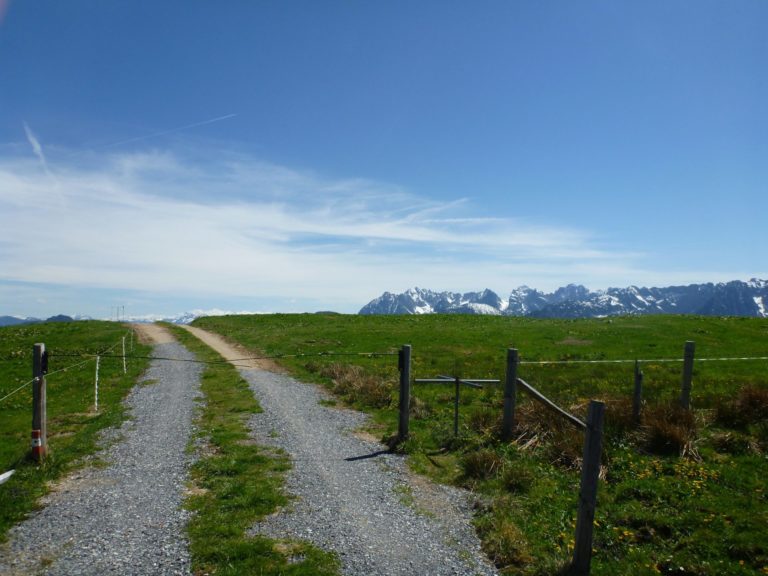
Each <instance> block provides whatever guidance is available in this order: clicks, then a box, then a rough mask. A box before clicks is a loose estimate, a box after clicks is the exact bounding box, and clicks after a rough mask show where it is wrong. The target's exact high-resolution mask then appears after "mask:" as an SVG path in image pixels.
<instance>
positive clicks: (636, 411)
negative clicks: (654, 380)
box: [632, 360, 643, 424]
mask: <svg viewBox="0 0 768 576" xmlns="http://www.w3.org/2000/svg"><path fill="white" fill-rule="evenodd" d="M642 402H643V371H642V370H640V362H638V361H637V360H635V393H634V395H633V396H632V421H633V422H634V423H635V424H640V409H641V407H642Z"/></svg>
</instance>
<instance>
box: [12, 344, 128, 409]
mask: <svg viewBox="0 0 768 576" xmlns="http://www.w3.org/2000/svg"><path fill="white" fill-rule="evenodd" d="M118 344H120V340H118V341H117V342H115V343H114V344H113V345H112V346H110V347H109V348H107V349H105V352H109V351H112V350H114V349H115V347H117V345H118ZM48 356H49V357H51V356H59V357H62V358H82V357H83V356H86V355H85V354H55V355H54V354H50V353H49V354H48ZM98 356H99V354H96V355H92V356H91V355H88V358H86V359H85V360H83V361H82V362H77V363H75V364H71V365H69V366H65V367H64V368H59V369H58V370H54V371H53V372H46V373H45V376H46V377H47V376H53V375H54V374H59V373H60V372H66V371H68V370H72V369H73V368H77V367H79V366H82V365H84V364H87V363H88V362H91V361H93V360H94V359H96V358H97V357H98ZM109 357H110V358H121V357H122V356H117V355H114V356H109ZM137 358H138V357H137ZM9 361H10V360H9ZM36 380H37V377H35V378H32V379H31V380H29V381H28V382H25V383H24V384H22V385H21V386H19V387H18V388H16V389H15V390H13V391H12V392H9V393H8V394H6V395H5V396H3V397H2V398H0V402H3V401H4V400H6V399H8V398H10V397H11V396H13V395H14V394H16V393H17V392H20V391H21V390H23V389H24V388H26V387H27V386H29V385H30V384H32V383H34V382H35V381H36Z"/></svg>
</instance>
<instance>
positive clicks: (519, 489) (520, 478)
mask: <svg viewBox="0 0 768 576" xmlns="http://www.w3.org/2000/svg"><path fill="white" fill-rule="evenodd" d="M533 480H534V474H533V473H532V472H531V471H530V470H529V469H528V468H526V467H525V466H523V465H522V463H521V462H513V463H511V464H508V465H507V466H506V467H505V468H504V472H502V475H501V481H502V483H503V484H504V488H506V489H507V490H508V491H510V492H514V493H522V494H524V493H526V492H528V491H529V490H530V489H531V486H533Z"/></svg>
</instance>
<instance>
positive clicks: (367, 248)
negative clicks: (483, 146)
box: [0, 130, 636, 311]
mask: <svg viewBox="0 0 768 576" xmlns="http://www.w3.org/2000/svg"><path fill="white" fill-rule="evenodd" d="M27 132H28V139H29V140H30V143H31V144H32V146H33V149H35V150H36V155H37V156H38V158H39V159H40V161H41V162H45V156H44V155H43V152H42V148H41V147H40V146H39V143H37V144H35V143H36V142H37V139H36V138H34V134H32V132H31V130H28V131H27ZM56 173H57V176H58V180H59V186H58V192H57V193H60V194H62V195H63V196H64V197H65V200H66V202H65V203H64V204H63V205H58V206H51V204H50V202H47V201H46V200H47V199H49V198H50V196H51V194H52V193H53V192H52V190H51V185H50V182H49V181H47V179H45V178H41V177H40V174H39V171H36V170H34V169H33V166H32V165H31V163H30V162H29V161H26V160H24V159H18V158H15V159H14V158H6V159H5V160H2V161H0V229H2V230H3V237H2V239H0V240H2V242H0V281H11V282H28V283H45V284H57V285H63V286H70V287H73V286H81V287H84V288H103V289H125V290H134V291H140V292H144V293H161V294H164V295H166V296H168V295H174V294H176V295H180V296H181V295H183V296H184V297H200V298H206V302H211V301H212V300H215V299H217V298H219V299H221V300H220V301H217V302H220V305H224V306H226V305H227V303H226V298H230V297H231V298H239V299H240V301H242V299H244V298H246V299H247V298H249V297H252V298H254V299H255V301H266V300H267V299H272V300H275V299H277V298H280V299H284V300H285V301H288V300H289V299H297V300H305V301H306V300H309V299H311V300H313V301H319V302H326V303H327V306H328V307H330V308H336V309H341V310H348V311H349V310H354V309H355V308H356V307H358V306H360V305H361V304H363V303H365V302H366V301H367V300H368V299H370V298H372V297H374V296H376V295H378V294H379V293H381V292H382V291H383V290H402V289H405V288H407V287H410V286H412V285H423V286H429V287H434V288H450V289H454V290H464V289H467V290H469V289H478V288H483V287H486V286H488V287H492V288H494V287H495V288H497V289H500V290H503V289H507V288H511V287H514V286H517V285H519V284H522V283H527V284H531V285H534V286H537V287H541V288H548V287H550V286H555V285H557V284H559V283H561V282H562V281H563V280H564V279H566V280H568V281H572V280H577V281H578V280H580V279H583V278H585V277H586V276H589V275H591V277H592V278H593V279H595V281H597V282H600V281H601V280H606V281H607V282H610V280H608V279H613V278H630V279H631V278H633V277H634V276H635V275H636V270H635V269H634V267H633V266H632V260H633V258H635V257H636V255H635V256H633V255H628V254H619V253H612V252H609V251H606V250H603V249H601V248H600V247H599V246H597V245H596V243H595V240H594V239H593V238H592V237H591V235H590V234H589V233H588V232H587V231H584V230H578V229H573V228H561V227H553V226H546V225H541V224H534V223H530V222H526V221H524V220H523V219H512V218H509V217H503V216H499V215H493V216H488V217H486V216H484V215H483V214H482V213H479V211H478V209H476V208H473V207H472V205H471V202H469V201H467V200H456V201H447V202H442V201H436V200H430V199H426V198H421V197H418V196H416V195H414V194H410V193H409V192H408V191H406V190H403V189H401V188H399V187H397V186H392V185H387V184H380V183H376V182H372V181H366V180H331V179H327V178H323V177H320V176H318V175H316V174H311V173H306V172H301V171H297V170H292V169H290V168H287V167H284V166H275V165H272V164H267V163H263V162H258V161H255V160H253V159H249V158H244V157H236V156H228V157H221V158H219V159H218V160H217V161H215V162H210V163H209V164H207V165H205V166H201V165H199V164H195V163H192V162H186V161H184V160H183V159H182V158H179V157H175V156H173V155H170V154H152V153H144V154H139V155H113V156H103V157H99V158H94V159H93V162H92V163H91V164H90V165H88V166H72V165H70V166H66V165H60V164H57V165H56ZM39 222H45V226H39V225H38V223H39ZM204 305H205V304H204Z"/></svg>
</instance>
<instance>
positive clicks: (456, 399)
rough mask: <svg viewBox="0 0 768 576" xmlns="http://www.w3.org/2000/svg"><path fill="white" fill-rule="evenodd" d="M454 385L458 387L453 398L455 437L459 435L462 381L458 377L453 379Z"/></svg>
mask: <svg viewBox="0 0 768 576" xmlns="http://www.w3.org/2000/svg"><path fill="white" fill-rule="evenodd" d="M453 383H454V385H455V386H456V390H455V392H454V398H453V435H454V436H458V435H459V394H460V390H461V380H460V379H459V377H458V376H455V377H454V378H453Z"/></svg>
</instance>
